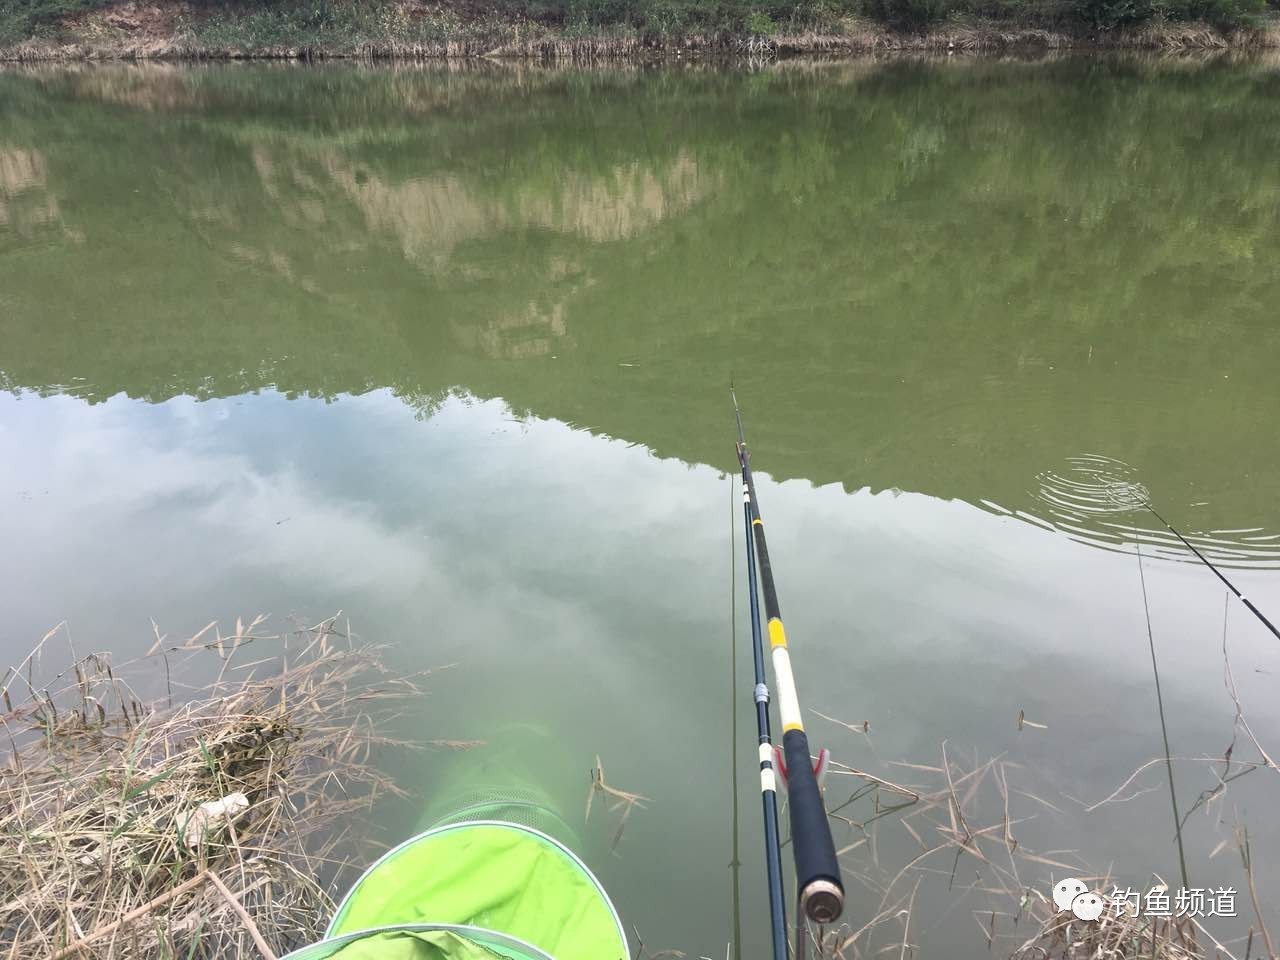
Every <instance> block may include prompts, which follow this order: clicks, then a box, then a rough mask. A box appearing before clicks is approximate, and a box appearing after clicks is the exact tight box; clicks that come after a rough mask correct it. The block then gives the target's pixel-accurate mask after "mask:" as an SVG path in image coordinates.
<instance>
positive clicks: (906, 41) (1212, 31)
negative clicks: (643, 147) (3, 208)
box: [0, 3, 1280, 63]
mask: <svg viewBox="0 0 1280 960" xmlns="http://www.w3.org/2000/svg"><path fill="white" fill-rule="evenodd" d="M138 9H139V5H138V4H136V3H126V4H118V5H114V6H110V7H106V8H104V9H102V10H99V11H95V12H94V13H93V14H90V15H83V16H81V17H79V18H77V19H76V20H74V21H73V22H69V23H65V24H60V25H59V28H58V29H59V33H60V36H58V37H57V38H56V39H54V38H32V39H25V40H21V41H18V42H16V43H11V44H8V45H0V62H10V63H24V62H26V63H32V62H52V63H57V62H64V63H69V62H86V61H172V62H200V61H249V60H261V61H271V60H275V61H280V60H300V61H317V60H357V61H380V60H475V59H491V60H523V61H541V62H551V61H555V62H573V63H589V62H594V61H610V60H613V61H629V62H664V61H667V62H680V61H683V60H693V59H708V60H710V59H716V60H724V61H730V62H732V61H755V60H761V59H773V58H779V59H781V58H787V57H803V56H821V57H831V58H835V59H838V58H843V57H855V56H864V55H867V54H880V53H889V54H893V53H941V54H947V53H1026V54H1036V53H1046V52H1081V53H1087V52H1100V51H1126V50H1127V51H1146V52H1168V53H1179V52H1206V51H1227V50H1232V51H1249V50H1268V49H1276V48H1280V18H1277V17H1269V18H1267V20H1266V21H1265V22H1263V23H1261V24H1260V25H1258V26H1256V27H1250V28H1241V29H1237V30H1223V29H1221V28H1218V27H1215V26H1213V25H1211V24H1208V23H1170V22H1154V21H1153V22H1149V23H1145V24H1142V25H1139V26H1136V27H1132V28H1126V29H1115V30H1097V29H1091V28H1087V27H1083V26H1079V27H1071V26H1067V27H1061V26H1059V27H1046V26H1034V25H1026V24H1014V23H1008V22H1002V21H998V20H982V19H965V20H963V21H948V22H945V23H942V24H939V25H938V26H936V27H934V28H932V29H930V30H928V31H927V32H923V33H909V32H904V31H899V30H895V29H892V28H890V27H887V26H884V25H882V24H879V23H876V22H873V21H870V20H865V19H861V18H846V19H844V20H842V21H841V22H840V23H839V24H838V25H837V27H836V28H835V29H829V30H800V31H794V32H793V31H787V30H780V31H778V32H775V33H773V34H772V35H769V36H764V35H750V34H744V33H732V32H721V33H706V32H689V33H673V34H667V35H661V36H645V35H642V34H640V33H639V32H638V31H634V30H628V29H619V28H611V27H602V28H598V29H594V30H593V31H591V32H588V33H582V32H580V31H576V30H573V29H571V28H566V27H564V26H560V25H547V24H539V23H533V22H520V21H494V20H491V19H487V20H477V21H464V20H453V21H452V22H449V23H443V24H441V25H440V29H439V31H438V32H437V35H435V36H431V37H429V38H423V39H418V40H402V39H396V38H389V37H385V36H382V37H378V36H368V37H342V38H329V37H324V36H319V37H317V38H315V39H314V40H307V41H303V42H293V43H272V42H254V41H253V40H252V39H250V40H247V41H244V42H209V41H208V40H207V39H204V38H201V37H200V36H199V31H198V30H192V29H191V21H189V20H183V19H182V18H181V17H177V18H174V17H162V18H158V19H151V20H148V19H147V18H146V17H145V16H142V15H139V14H138V13H137V12H136V11H138ZM155 9H156V8H154V7H152V8H150V10H151V11H154V10H155ZM237 26H238V24H236V22H235V21H234V20H232V21H230V28H231V30H233V31H234V30H235V29H236V28H237ZM245 32H246V34H248V33H250V31H248V30H246V31H245Z"/></svg>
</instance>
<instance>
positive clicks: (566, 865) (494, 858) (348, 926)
mask: <svg viewBox="0 0 1280 960" xmlns="http://www.w3.org/2000/svg"><path fill="white" fill-rule="evenodd" d="M492 742H493V743H494V748H493V749H492V750H489V749H487V748H481V749H478V750H476V751H468V752H466V753H463V754H459V755H458V757H457V758H456V763H455V764H453V765H451V766H450V767H449V768H448V769H446V771H445V773H444V775H443V777H442V786H441V788H440V789H439V790H437V791H436V792H435V793H436V796H435V798H434V799H433V801H432V803H431V805H430V807H429V808H428V811H427V812H426V814H425V815H424V818H423V819H424V823H425V824H427V826H426V829H424V830H423V832H421V833H419V834H417V835H416V836H414V837H413V838H411V839H409V840H407V841H405V842H404V843H402V844H400V845H399V846H398V847H396V848H395V849H393V850H392V851H390V852H389V853H387V854H386V855H385V856H383V857H382V858H381V859H380V860H378V862H377V863H375V864H374V865H373V866H371V867H370V868H369V869H368V870H367V871H366V872H365V873H364V875H363V876H362V877H361V878H360V879H359V880H358V881H357V882H356V884H355V885H354V886H353V887H352V889H351V890H350V891H349V892H348V893H347V895H346V896H345V897H344V898H343V900H342V902H341V903H340V904H339V906H338V909H337V911H336V912H335V914H334V917H333V920H332V921H331V922H330V924H329V928H328V930H327V931H326V933H325V939H324V940H323V941H321V942H320V943H317V944H313V945H311V946H309V947H306V948H304V949H302V950H299V951H297V952H295V953H293V954H290V960H326V958H329V957H342V958H344V960H355V958H359V960H492V958H494V957H499V958H507V960H625V958H626V957H627V956H628V955H629V953H628V949H627V941H626V934H625V933H624V932H623V929H622V924H621V921H620V919H619V918H618V915H617V911H616V910H615V909H614V907H613V904H612V903H611V902H610V900H609V897H608V894H607V893H606V892H605V890H604V888H603V887H602V886H601V885H600V883H599V881H598V880H597V879H596V878H595V876H594V875H593V874H592V873H591V870H590V869H589V868H588V867H587V865H586V864H585V863H584V862H583V861H582V860H581V859H580V858H579V856H578V855H577V854H576V853H574V849H573V848H574V847H575V846H576V845H577V838H576V837H575V836H574V832H573V830H572V829H571V828H570V827H569V825H568V824H567V823H566V821H565V819H564V817H563V815H562V813H561V812H560V810H561V808H559V807H558V806H557V804H556V802H555V801H554V800H553V796H555V795H556V794H557V793H561V794H562V793H563V792H564V791H565V789H566V788H567V787H568V785H569V781H568V780H567V779H564V778H565V776H566V767H565V765H564V763H563V760H564V758H563V757H561V758H557V757H556V756H555V747H556V742H555V741H554V739H553V738H552V737H551V736H550V735H549V734H547V733H546V732H545V731H542V730H539V729H538V728H536V727H533V726H530V725H513V726H507V727H503V728H500V729H499V730H497V731H495V734H494V737H493V740H492Z"/></svg>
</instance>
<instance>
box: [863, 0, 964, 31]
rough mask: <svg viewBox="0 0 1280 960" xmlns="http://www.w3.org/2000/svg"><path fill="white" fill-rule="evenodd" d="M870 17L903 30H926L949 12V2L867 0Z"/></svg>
mask: <svg viewBox="0 0 1280 960" xmlns="http://www.w3.org/2000/svg"><path fill="white" fill-rule="evenodd" d="M866 12H867V14H868V15H869V16H871V17H874V18H875V19H877V20H880V21H883V22H884V23H887V24H889V25H890V26H893V27H897V28H899V29H902V30H915V31H919V30H924V29H925V28H927V27H929V26H930V25H932V24H934V23H937V22H938V21H939V20H941V19H942V18H943V17H945V16H946V15H947V13H948V12H949V4H948V0H867V6H866Z"/></svg>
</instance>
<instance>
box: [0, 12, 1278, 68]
mask: <svg viewBox="0 0 1280 960" xmlns="http://www.w3.org/2000/svg"><path fill="white" fill-rule="evenodd" d="M1278 6H1280V0H798V2H795V0H509V2H504V3H499V4H494V5H488V4H485V3H484V2H482V0H480V2H471V0H451V2H445V3H431V2H427V0H377V2H358V0H262V2H257V3H249V2H241V3H222V2H217V0H152V2H145V0H125V2H119V0H0V57H3V58H5V59H11V60H13V59H17V60H39V59H109V58H217V59H232V58H320V57H347V58H382V57H405V58H411V57H415V58H424V57H432V58H435V57H479V56H490V57H523V58H538V59H573V60H591V59H599V58H607V57H627V58H635V59H644V58H657V57H675V56H682V57H683V56H699V55H719V56H723V55H742V56H761V55H764V56H770V55H786V54H795V53H841V52H844V53H861V52H872V51H877V50H954V49H962V50H973V49H1001V48H1010V47H1040V48H1050V49H1063V48H1072V47H1129V48H1212V47H1224V46H1243V47H1248V46H1277V45H1280V26H1278V25H1277V19H1278V18H1280V12H1278Z"/></svg>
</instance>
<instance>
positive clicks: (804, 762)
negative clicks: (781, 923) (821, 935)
mask: <svg viewBox="0 0 1280 960" xmlns="http://www.w3.org/2000/svg"><path fill="white" fill-rule="evenodd" d="M782 749H783V754H784V758H785V759H786V763H787V804H788V806H789V808H790V811H791V846H792V848H793V850H794V851H795V861H796V888H797V890H799V897H800V904H801V906H802V907H803V908H804V912H805V915H806V916H807V917H808V918H809V919H810V920H812V921H813V922H814V923H832V922H834V921H835V920H837V919H839V917H840V914H841V913H842V912H843V910H844V884H843V882H841V880H840V864H839V862H838V861H837V860H836V845H835V841H834V840H832V838H831V824H830V822H829V821H828V820H827V810H826V805H825V804H824V803H823V801H822V790H821V788H820V787H819V786H818V778H817V777H816V776H814V773H813V761H812V759H810V757H809V738H808V737H806V736H805V733H804V731H803V730H788V731H787V732H786V733H785V734H783V736H782Z"/></svg>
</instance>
